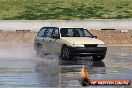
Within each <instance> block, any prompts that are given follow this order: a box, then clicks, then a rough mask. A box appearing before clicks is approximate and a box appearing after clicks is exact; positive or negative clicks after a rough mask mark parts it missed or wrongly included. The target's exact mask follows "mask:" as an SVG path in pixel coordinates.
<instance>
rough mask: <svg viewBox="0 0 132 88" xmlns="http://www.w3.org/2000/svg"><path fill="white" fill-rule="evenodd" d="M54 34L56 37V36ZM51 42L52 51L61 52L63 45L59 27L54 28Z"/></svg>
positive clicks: (54, 52)
mask: <svg viewBox="0 0 132 88" xmlns="http://www.w3.org/2000/svg"><path fill="white" fill-rule="evenodd" d="M54 35H55V36H56V37H54ZM50 43H51V44H50V45H51V47H53V48H52V49H51V52H52V53H53V54H59V51H60V50H59V49H60V47H61V45H60V34H59V29H58V28H54V29H53V31H52V34H51V39H50Z"/></svg>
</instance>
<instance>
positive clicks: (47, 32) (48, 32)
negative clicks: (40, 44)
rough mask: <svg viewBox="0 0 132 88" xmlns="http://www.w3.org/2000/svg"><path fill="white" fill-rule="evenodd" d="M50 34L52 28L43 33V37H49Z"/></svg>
mask: <svg viewBox="0 0 132 88" xmlns="http://www.w3.org/2000/svg"><path fill="white" fill-rule="evenodd" d="M52 32H53V28H48V29H47V30H46V31H45V33H44V37H51V34H52Z"/></svg>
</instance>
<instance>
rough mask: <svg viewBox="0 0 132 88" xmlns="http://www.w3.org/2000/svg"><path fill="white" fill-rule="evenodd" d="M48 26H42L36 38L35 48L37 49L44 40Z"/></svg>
mask: <svg viewBox="0 0 132 88" xmlns="http://www.w3.org/2000/svg"><path fill="white" fill-rule="evenodd" d="M45 30H46V28H41V29H40V31H39V32H38V34H37V36H36V37H35V39H34V49H35V50H37V47H38V45H41V44H42V42H43V40H44V32H45Z"/></svg>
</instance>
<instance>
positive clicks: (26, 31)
mask: <svg viewBox="0 0 132 88" xmlns="http://www.w3.org/2000/svg"><path fill="white" fill-rule="evenodd" d="M16 32H30V30H16Z"/></svg>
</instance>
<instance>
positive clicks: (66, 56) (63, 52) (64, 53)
mask: <svg viewBox="0 0 132 88" xmlns="http://www.w3.org/2000/svg"><path fill="white" fill-rule="evenodd" d="M61 57H62V59H67V60H70V59H72V58H73V55H72V54H71V51H70V49H69V48H68V47H67V46H63V47H62V49H61Z"/></svg>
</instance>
